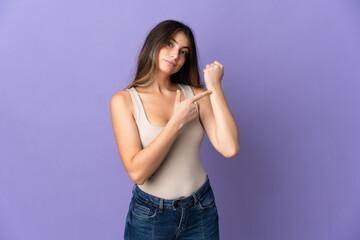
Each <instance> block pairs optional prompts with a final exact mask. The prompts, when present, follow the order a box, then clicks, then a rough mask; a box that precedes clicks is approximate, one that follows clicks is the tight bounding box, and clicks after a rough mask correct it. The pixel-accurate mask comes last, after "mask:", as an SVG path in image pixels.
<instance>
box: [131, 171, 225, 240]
mask: <svg viewBox="0 0 360 240" xmlns="http://www.w3.org/2000/svg"><path fill="white" fill-rule="evenodd" d="M132 192H133V196H132V198H131V202H130V204H129V211H128V214H127V217H126V225H125V232H124V238H125V239H126V240H129V239H131V240H134V239H136V240H147V239H153V240H155V239H156V240H160V239H164V240H170V239H171V240H172V239H178V240H180V239H181V240H185V239H189V240H190V239H191V240H197V239H207V240H218V239H219V217H218V212H217V207H216V204H215V197H214V194H213V191H212V188H211V186H210V181H209V177H208V176H206V182H205V183H204V184H203V185H202V186H201V187H200V188H199V189H198V190H197V191H196V192H194V193H193V194H191V195H190V196H188V197H180V198H176V199H162V198H158V197H155V196H153V195H150V194H148V193H146V192H144V191H142V190H141V189H140V188H139V187H138V186H137V185H136V184H135V185H134V187H133V191H132Z"/></svg>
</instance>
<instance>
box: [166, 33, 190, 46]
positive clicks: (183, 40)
mask: <svg viewBox="0 0 360 240" xmlns="http://www.w3.org/2000/svg"><path fill="white" fill-rule="evenodd" d="M171 38H173V39H175V41H176V42H177V43H178V44H179V45H180V46H181V47H183V46H186V47H190V41H189V39H188V37H187V36H186V35H185V33H184V32H183V31H178V32H176V33H175V34H173V35H172V37H171Z"/></svg>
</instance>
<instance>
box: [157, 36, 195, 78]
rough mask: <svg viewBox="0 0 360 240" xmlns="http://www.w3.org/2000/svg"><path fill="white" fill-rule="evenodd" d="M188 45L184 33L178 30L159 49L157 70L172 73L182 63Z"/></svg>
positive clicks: (178, 68)
mask: <svg viewBox="0 0 360 240" xmlns="http://www.w3.org/2000/svg"><path fill="white" fill-rule="evenodd" d="M189 50H190V46H189V40H188V38H187V37H186V35H185V34H184V33H183V32H182V31H179V32H177V33H176V34H175V35H174V36H173V37H171V38H170V40H169V42H168V43H167V44H166V45H165V46H164V47H162V48H160V51H159V59H158V60H159V64H158V66H159V71H161V72H163V73H166V74H167V75H172V74H174V73H177V72H178V71H179V70H180V69H181V67H182V66H183V65H184V63H185V60H186V56H187V55H188V54H189Z"/></svg>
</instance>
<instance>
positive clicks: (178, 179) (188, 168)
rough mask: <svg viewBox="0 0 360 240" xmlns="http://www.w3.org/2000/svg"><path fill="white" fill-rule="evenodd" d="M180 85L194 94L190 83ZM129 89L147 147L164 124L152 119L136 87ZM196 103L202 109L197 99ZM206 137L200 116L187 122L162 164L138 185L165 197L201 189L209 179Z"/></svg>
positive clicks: (186, 93) (183, 195) (139, 129)
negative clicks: (203, 147)
mask: <svg viewBox="0 0 360 240" xmlns="http://www.w3.org/2000/svg"><path fill="white" fill-rule="evenodd" d="M178 85H179V86H180V88H181V89H182V91H183V92H184V95H185V97H186V98H189V97H192V96H194V93H193V91H192V89H191V87H190V86H189V85H186V84H182V83H178ZM126 90H128V91H129V92H130V95H131V99H132V102H133V105H134V110H135V122H136V125H137V128H138V131H139V135H140V140H141V145H142V148H145V147H146V146H147V145H149V144H150V143H151V142H152V141H153V140H154V139H155V138H156V137H157V136H158V135H159V133H160V132H161V131H162V130H163V128H164V127H162V126H156V125H153V124H151V123H150V122H149V120H148V118H147V116H146V114H145V109H144V106H143V104H142V101H141V99H140V96H139V93H138V92H137V91H136V90H135V88H134V87H131V88H130V89H126ZM195 106H196V110H197V112H198V113H199V109H198V105H197V103H196V102H195ZM203 138H204V130H203V127H202V125H201V123H200V120H199V117H197V118H195V119H194V120H193V121H191V122H188V123H187V124H185V125H184V126H183V128H182V129H181V130H180V132H179V135H178V137H177V138H176V140H175V141H174V143H173V145H172V146H171V148H170V150H169V152H168V153H167V155H166V157H165V159H164V160H163V162H162V163H161V164H160V166H159V168H158V169H157V170H156V171H155V172H154V173H153V174H152V175H151V176H150V177H149V178H148V179H147V180H146V181H145V183H144V184H142V185H138V187H139V188H140V189H141V190H143V191H144V192H146V193H148V194H151V195H153V196H156V197H159V198H164V199H175V198H179V197H187V196H190V195H191V194H192V193H194V192H195V191H196V190H198V189H199V188H200V187H201V186H202V185H203V184H204V183H205V181H206V172H205V170H204V167H203V165H202V162H201V157H200V147H201V143H202V141H203Z"/></svg>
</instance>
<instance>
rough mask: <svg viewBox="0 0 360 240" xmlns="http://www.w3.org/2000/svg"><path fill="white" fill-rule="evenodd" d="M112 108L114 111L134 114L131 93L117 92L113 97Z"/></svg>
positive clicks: (125, 91)
mask: <svg viewBox="0 0 360 240" xmlns="http://www.w3.org/2000/svg"><path fill="white" fill-rule="evenodd" d="M110 107H111V110H112V111H121V112H123V111H127V112H130V113H132V114H133V112H134V110H133V109H134V108H133V104H132V101H131V96H130V92H129V91H127V90H122V91H118V92H116V93H115V94H114V95H113V96H112V97H111V100H110Z"/></svg>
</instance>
